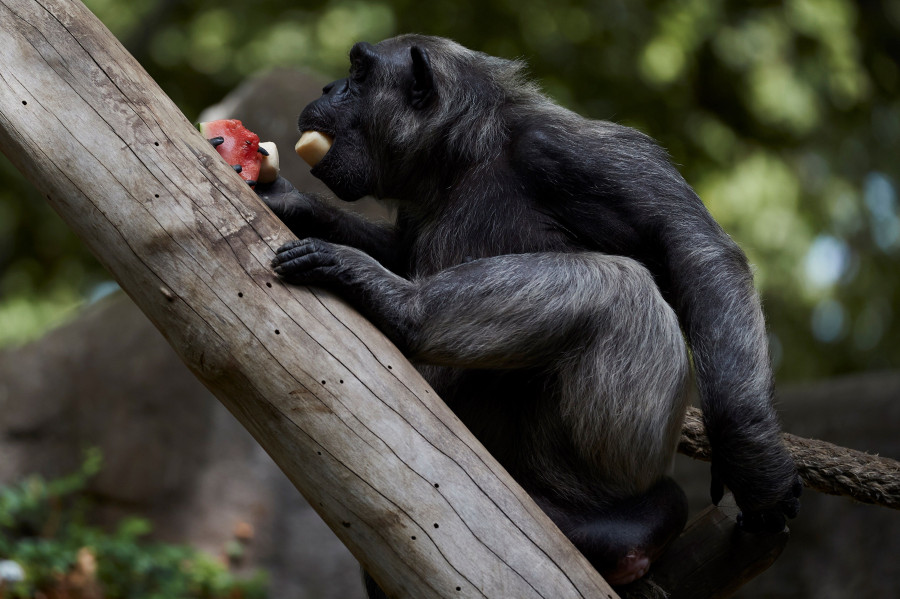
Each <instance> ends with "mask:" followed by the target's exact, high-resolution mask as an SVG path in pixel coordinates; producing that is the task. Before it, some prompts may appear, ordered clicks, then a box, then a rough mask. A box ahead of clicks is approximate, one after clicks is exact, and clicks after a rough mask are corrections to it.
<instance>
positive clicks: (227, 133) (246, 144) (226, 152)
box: [199, 119, 263, 187]
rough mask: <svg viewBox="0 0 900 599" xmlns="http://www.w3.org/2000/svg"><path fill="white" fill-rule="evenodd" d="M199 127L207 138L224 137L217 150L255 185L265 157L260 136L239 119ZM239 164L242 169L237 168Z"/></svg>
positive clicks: (246, 179) (203, 124)
mask: <svg viewBox="0 0 900 599" xmlns="http://www.w3.org/2000/svg"><path fill="white" fill-rule="evenodd" d="M199 128H200V133H202V134H203V135H204V136H205V137H206V139H209V140H212V139H215V138H217V137H221V138H222V140H223V141H222V143H219V144H218V145H216V151H218V152H219V154H221V155H222V158H224V159H225V161H226V162H228V164H230V165H231V166H233V167H235V170H236V171H238V172H239V173H240V175H241V177H243V178H244V180H245V181H247V182H249V183H250V186H251V187H252V186H255V185H256V181H257V177H259V164H260V162H262V157H263V156H262V154H261V153H260V152H259V136H258V135H257V134H256V133H254V132H252V131H250V130H249V129H247V128H245V127H244V125H243V124H242V123H241V122H240V121H239V120H237V119H223V120H220V121H209V122H206V123H200V125H199ZM238 166H239V167H240V170H238V168H236V167H238Z"/></svg>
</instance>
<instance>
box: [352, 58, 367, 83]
mask: <svg viewBox="0 0 900 599" xmlns="http://www.w3.org/2000/svg"><path fill="white" fill-rule="evenodd" d="M368 70H369V69H368V65H366V63H365V62H363V61H361V60H356V61H354V62H353V63H351V64H350V80H351V81H353V83H362V81H363V80H364V79H365V78H366V73H367V72H368Z"/></svg>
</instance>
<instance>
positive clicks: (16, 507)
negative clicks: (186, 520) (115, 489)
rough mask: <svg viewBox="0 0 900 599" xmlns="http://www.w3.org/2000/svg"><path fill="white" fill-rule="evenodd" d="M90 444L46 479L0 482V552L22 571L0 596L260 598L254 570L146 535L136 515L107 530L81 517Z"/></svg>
mask: <svg viewBox="0 0 900 599" xmlns="http://www.w3.org/2000/svg"><path fill="white" fill-rule="evenodd" d="M101 465H102V458H101V455H100V452H99V451H98V450H97V449H89V450H87V451H86V452H85V457H84V462H83V464H82V466H81V468H80V469H79V470H78V471H76V472H73V473H72V474H69V475H67V476H64V477H62V478H58V479H54V480H49V481H48V480H45V479H44V478H42V477H40V476H38V475H32V476H29V477H28V478H26V479H25V480H24V481H22V482H21V483H19V484H16V485H11V486H5V487H0V560H2V561H4V562H5V563H6V564H7V565H11V564H15V565H16V566H18V568H19V571H20V572H21V573H22V574H24V576H17V577H15V579H14V580H12V581H11V582H10V584H7V583H6V582H5V581H3V580H2V579H0V597H4V598H9V599H19V598H21V599H25V598H28V597H57V598H60V599H64V598H69V597H71V598H73V599H74V598H81V599H101V598H106V599H226V598H227V599H262V598H263V597H265V596H266V576H265V574H264V573H262V572H258V573H256V574H255V575H254V576H251V577H243V578H239V577H237V576H235V574H234V573H232V572H231V571H230V570H229V569H228V567H227V566H226V565H225V564H223V563H222V562H221V561H219V560H216V559H215V558H213V557H211V556H209V555H206V554H203V553H201V552H199V551H196V550H194V549H191V548H189V547H185V546H180V545H170V544H165V543H158V542H152V541H149V540H147V539H146V537H147V535H148V534H149V533H150V532H151V525H150V523H149V522H148V521H146V520H144V519H142V518H136V517H128V518H125V519H123V520H121V521H120V522H119V523H118V526H117V527H116V530H114V531H113V532H111V533H109V532H106V531H104V530H101V529H100V528H97V527H94V526H90V525H88V524H87V523H86V520H87V515H88V513H89V511H90V509H89V508H90V507H91V506H90V501H89V496H88V494H87V493H86V490H87V485H88V481H89V480H90V479H91V478H92V477H93V476H94V475H96V474H97V473H98V472H99V471H100V468H101Z"/></svg>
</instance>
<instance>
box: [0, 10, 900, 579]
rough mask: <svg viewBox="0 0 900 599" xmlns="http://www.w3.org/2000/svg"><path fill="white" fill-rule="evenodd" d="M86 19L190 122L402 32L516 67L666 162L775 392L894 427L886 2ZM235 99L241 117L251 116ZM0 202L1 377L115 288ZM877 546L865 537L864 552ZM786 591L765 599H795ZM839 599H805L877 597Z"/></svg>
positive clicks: (811, 409) (899, 214)
mask: <svg viewBox="0 0 900 599" xmlns="http://www.w3.org/2000/svg"><path fill="white" fill-rule="evenodd" d="M86 4H87V5H88V7H89V8H91V10H92V11H93V12H94V13H95V14H96V15H97V16H98V17H99V18H100V19H101V20H102V21H103V22H104V23H105V24H106V25H107V26H108V27H109V28H110V29H111V30H112V31H113V33H115V35H116V36H117V37H118V38H119V39H120V40H121V41H122V42H123V44H124V45H125V46H126V47H127V48H128V50H129V51H130V52H131V53H132V54H133V55H134V56H135V57H136V58H137V59H138V61H139V62H140V63H141V64H142V65H143V66H144V67H145V68H146V69H147V70H148V71H149V72H150V74H151V75H152V76H153V77H154V78H155V79H156V81H157V82H158V83H159V84H160V85H161V86H162V88H163V89H164V90H165V91H166V92H167V93H168V94H169V95H170V96H171V97H172V98H173V100H174V101H175V102H176V103H177V104H178V105H179V106H180V107H181V108H182V110H183V111H184V113H185V114H186V115H187V116H188V118H190V119H191V120H197V119H198V117H199V115H200V114H201V111H202V110H203V109H205V108H207V107H208V106H210V105H213V104H215V103H217V102H219V101H221V100H222V98H223V97H224V96H226V94H228V93H229V92H230V91H231V90H233V89H234V88H235V87H237V86H238V85H239V84H241V83H242V82H244V81H245V80H247V78H249V77H252V76H258V75H260V74H261V73H266V72H268V71H270V70H272V69H295V68H303V69H308V70H311V71H313V72H316V73H320V74H322V75H323V76H324V77H325V78H326V80H327V79H330V78H336V77H340V76H343V73H345V72H346V69H347V52H348V50H349V48H350V46H351V45H352V43H353V42H355V41H359V40H367V41H373V42H374V41H377V40H380V39H383V38H385V37H389V36H391V35H394V34H396V33H401V32H420V33H427V34H434V35H442V36H447V37H451V38H454V39H456V40H457V41H459V42H461V43H463V44H464V45H467V46H469V47H471V48H474V49H478V50H482V51H485V52H488V53H491V54H496V55H500V56H505V57H509V58H524V59H525V60H526V61H527V62H528V64H529V65H530V71H531V73H532V75H533V77H534V78H535V79H537V80H538V81H540V83H541V84H542V86H543V88H544V90H545V91H546V93H547V94H548V95H550V96H551V97H552V98H554V99H555V100H556V101H558V102H559V103H561V104H563V105H565V106H567V107H569V108H571V109H573V110H575V111H577V112H580V113H582V114H584V115H587V116H590V117H593V118H598V119H607V120H614V121H617V122H619V123H623V124H626V125H630V126H634V127H636V128H638V129H640V130H642V131H644V132H646V133H648V134H649V135H651V136H653V137H655V138H656V139H658V140H659V141H660V142H661V144H662V145H663V146H665V147H666V148H667V149H668V150H669V152H670V154H671V156H672V159H673V160H674V162H675V163H677V164H678V165H679V166H680V169H681V171H682V173H683V174H684V175H685V177H686V179H687V180H688V182H689V183H691V184H692V185H693V186H694V187H695V188H696V189H697V191H698V192H699V194H700V196H701V197H702V198H703V200H704V201H705V202H706V204H707V206H708V207H709V209H710V211H711V212H712V214H713V215H714V216H715V217H716V218H717V219H718V221H719V222H720V223H721V224H722V225H723V227H724V228H725V229H726V230H727V231H728V232H729V233H730V234H731V235H732V236H733V237H734V238H735V239H736V240H737V242H738V243H739V244H740V245H741V246H742V247H743V248H744V250H745V251H746V253H747V254H748V256H749V258H750V260H751V262H752V263H753V266H754V269H755V273H756V283H757V286H758V288H759V290H760V292H761V294H762V297H763V302H764V308H765V311H766V315H767V320H768V324H769V330H770V346H771V349H772V356H773V362H774V366H775V371H776V377H777V380H778V385H779V388H782V387H789V386H790V385H792V384H793V385H808V387H804V388H809V389H834V388H837V387H835V385H832V384H831V383H830V381H835V380H840V381H846V380H848V378H847V377H850V380H858V381H869V383H866V384H870V387H866V389H869V391H870V392H871V393H874V394H878V393H881V395H880V396H879V397H882V400H879V401H882V402H883V403H880V404H878V406H881V407H878V409H877V410H876V409H874V408H872V409H871V410H870V412H871V414H870V412H866V411H865V410H861V412H865V413H866V414H870V415H873V416H872V417H873V418H875V419H877V418H879V416H878V414H879V413H880V414H882V415H883V417H884V418H885V419H884V420H882V421H881V422H879V423H878V425H879V426H881V427H882V429H883V430H887V431H894V432H893V434H891V433H886V434H885V438H887V437H888V436H892V438H894V437H896V435H897V434H900V433H898V432H897V431H898V427H900V422H898V421H897V414H898V412H897V411H896V409H895V408H891V409H892V410H893V411H890V412H884V411H883V410H884V409H885V408H884V407H883V406H888V407H891V406H896V405H897V403H898V402H900V395H898V389H900V385H897V379H896V377H893V378H891V376H892V375H891V373H895V372H896V371H898V369H900V203H898V189H897V186H898V184H900V0H866V1H863V2H854V1H851V0H787V1H784V2H774V1H761V0H751V1H747V2H724V1H721V0H594V1H583V2H575V1H571V0H480V1H479V2H470V3H463V2H456V1H451V0H431V1H429V2H422V1H421V0H419V1H412V0H384V1H380V2H374V1H373V2H368V1H350V0H329V1H300V2H296V1H294V2H282V1H278V0H260V1H258V2H234V1H232V0H224V1H223V0H216V1H212V0H201V1H195V2H178V1H175V0H87V2H86ZM255 93H256V95H255V101H256V102H258V104H259V105H260V106H263V107H264V106H265V105H266V103H267V102H269V101H270V99H271V98H268V97H267V93H266V90H265V89H263V90H257V91H256V92H255ZM273 93H274V92H273ZM300 108H301V104H298V105H297V106H296V111H295V112H299V109H300ZM290 118H293V114H291V115H290ZM290 135H293V133H290ZM0 183H2V184H0V351H2V352H4V353H0V366H2V364H3V360H4V359H6V360H7V362H8V363H9V362H10V360H12V359H13V358H11V356H12V357H14V356H15V355H17V353H16V352H19V353H21V352H22V351H26V350H23V349H22V348H29V347H32V348H37V347H40V346H39V345H35V344H38V343H40V340H41V339H43V338H45V335H47V334H48V332H49V331H54V330H58V329H57V327H59V326H60V325H63V324H64V323H71V322H73V321H75V320H77V319H79V318H81V317H82V314H84V310H85V307H86V306H89V305H91V304H92V302H95V301H96V300H97V299H98V298H100V297H101V296H104V295H106V294H107V293H108V292H109V291H110V290H111V289H114V284H112V282H111V281H110V278H109V276H108V275H107V274H106V272H105V271H104V270H103V268H102V267H101V266H100V265H99V264H98V263H97V262H96V261H95V260H94V259H93V258H92V256H90V255H89V254H88V252H87V251H86V250H85V249H84V248H83V246H82V245H81V243H80V242H79V241H78V240H77V239H76V238H75V237H74V236H73V235H72V234H71V233H70V232H69V231H68V229H67V228H66V226H65V225H64V224H63V223H62V221H61V220H60V219H59V218H58V217H57V216H56V215H55V214H54V213H53V211H52V210H51V209H50V208H49V207H48V205H47V204H46V202H45V201H44V200H43V198H42V197H41V196H40V194H38V193H37V192H36V191H35V190H34V189H33V188H32V187H31V186H30V184H29V183H28V182H26V181H25V180H24V179H23V178H22V177H21V176H20V175H19V174H18V173H17V172H16V171H15V169H14V168H13V167H12V166H11V165H10V164H9V162H8V161H7V160H6V159H5V158H4V157H0ZM51 335H52V333H51ZM33 352H34V353H35V355H36V356H37V357H36V358H35V359H36V360H38V359H40V352H39V350H37V349H35V350H33ZM4 356H5V358H4ZM138 357H139V356H138ZM136 359H137V358H136ZM9 371H10V370H9V369H8V370H7V372H9ZM2 372H3V370H2V369H0V373H2ZM885 373H888V374H887V377H888V378H878V377H882V376H884V375H885ZM853 377H862V378H855V379H854V378H853ZM866 377H869V378H866ZM871 377H875V378H871ZM873 380H874V381H887V382H883V383H876V384H874V387H871V381H873ZM2 383H3V380H2V379H0V391H2ZM816 385H818V387H817V386H816ZM860 385H862V383H861V384H860ZM860 385H857V386H854V385H849V386H846V387H840V388H843V389H846V395H847V397H846V398H845V400H846V402H847V403H846V404H841V405H839V406H837V407H834V406H832V403H833V402H832V403H828V404H827V405H829V406H832V407H831V408H829V409H831V410H832V411H831V412H829V414H830V416H829V418H830V420H829V422H831V423H832V424H830V425H829V426H830V427H831V428H830V429H828V430H834V429H839V428H840V427H841V424H840V421H841V416H840V414H842V413H846V412H845V410H848V411H853V410H854V406H853V400H855V399H859V398H860V397H862V396H863V395H865V393H863V394H862V395H861V396H858V397H853V395H854V393H856V392H858V390H859V389H860V388H862V387H861V386H860ZM872 389H874V391H873V390H872ZM869 391H867V393H869ZM810 393H812V392H810ZM823 393H824V392H823ZM871 393H870V395H871ZM7 395H8V394H7ZM801 395H802V394H801ZM813 395H815V393H813ZM809 396H810V395H808V394H807V397H809ZM4 397H5V396H4V394H3V393H0V404H2V400H3V399H4ZM829 401H830V400H829ZM826 403H827V402H826ZM790 405H793V406H795V407H796V406H797V405H800V404H797V403H794V404H790ZM802 405H803V410H805V411H804V412H803V413H802V414H799V415H797V416H795V418H796V420H795V422H813V423H815V422H816V419H817V417H819V416H821V414H818V413H817V410H818V408H817V406H816V405H815V404H814V403H811V402H807V403H803V404H802ZM823 405H825V404H823ZM867 405H868V404H867ZM872 405H874V404H872ZM0 407H2V406H0ZM823 409H824V408H823ZM797 410H799V408H796V409H795V410H794V411H795V412H796V411H797ZM878 410H882V411H881V412H879V411H878ZM3 418H4V415H3V414H2V413H0V425H2V424H3ZM173 418H174V417H173ZM849 420H853V417H851V418H849ZM835 422H837V424H834V423H835ZM860 426H861V425H860ZM0 428H2V426H0ZM826 428H827V427H826ZM809 430H811V431H813V432H814V431H817V430H819V431H821V430H825V429H823V428H822V427H819V428H816V427H815V426H811V428H810V429H809ZM860 430H862V428H860ZM861 434H862V433H861ZM83 437H84V436H83V435H82V437H79V439H81V440H84V439H83ZM88 440H89V439H88ZM148 442H149V441H148ZM897 443H898V442H894V444H893V445H891V446H890V447H889V448H888V454H890V451H891V450H897V449H900V448H898V447H897ZM863 448H864V449H866V448H865V447H863ZM869 449H872V450H879V451H884V448H878V447H873V448H869ZM893 457H900V455H898V454H897V453H895V454H894V455H893ZM23 463H24V462H23ZM0 474H3V473H2V472H0ZM21 474H23V475H24V474H26V473H25V472H23V473H21ZM7 475H8V476H7V477H9V473H7ZM0 478H2V477H0ZM866 509H880V508H866ZM891 517H893V519H892V520H888V528H887V530H888V531H893V532H892V533H891V534H892V538H893V537H896V536H897V535H900V526H898V519H897V517H896V515H895V514H893V513H892V514H891ZM304 526H305V525H304ZM879 526H880V528H879V529H878V530H875V531H872V533H873V535H876V536H877V534H879V531H880V533H881V534H884V533H885V528H884V523H882V524H880V525H879ZM175 536H177V535H175ZM819 541H820V542H823V543H824V542H825V541H824V540H822V539H819ZM894 541H896V539H894ZM896 546H897V545H896V544H895V545H894V547H895V548H896ZM873 551H874V549H873ZM895 556H896V554H895ZM0 557H2V556H0ZM832 557H833V556H832ZM868 557H869V558H872V559H874V560H875V561H877V560H878V559H881V558H883V557H884V556H883V555H880V556H868ZM823 559H824V558H823ZM862 561H863V562H866V559H863V560H862ZM894 561H896V560H894ZM871 563H872V561H871V559H869V560H868V564H869V565H870V566H871ZM817 564H818V565H817V566H816V567H822V565H823V564H822V563H820V562H817ZM810 567H812V566H810ZM862 567H863V568H865V567H866V566H862ZM888 569H889V568H888ZM894 570H896V568H894ZM884 574H885V571H881V570H880V571H879V576H882V577H883V576H884ZM870 575H871V572H869V573H863V574H861V575H860V576H861V577H862V578H863V579H865V578H867V577H869V576H870ZM783 581H784V578H782V582H783ZM896 581H897V579H896V577H895V579H894V582H896ZM844 582H846V581H844ZM857 582H858V581H857ZM853 584H857V583H853ZM892 584H894V583H893V582H891V583H890V585H892ZM789 586H790V585H789ZM839 586H840V585H836V586H833V587H832V588H838V587H839ZM863 586H864V585H863ZM876 586H878V585H876ZM795 587H796V585H795V586H792V587H791V588H790V592H787V591H786V593H785V594H783V595H777V596H785V597H787V596H792V597H794V596H795V597H805V596H813V594H812V591H811V590H810V587H808V586H807V587H802V585H801V587H796V588H795ZM843 588H844V590H843V591H840V592H837V591H836V594H832V595H822V594H818V595H816V596H834V597H843V596H847V597H850V596H856V597H862V596H872V597H875V596H889V595H883V594H878V593H882V592H883V591H884V589H885V588H889V589H893V590H894V591H896V590H897V589H896V588H895V587H893V586H888V587H878V590H877V592H876V591H872V590H871V589H870V592H871V594H868V595H867V594H866V593H865V592H864V591H863V590H860V589H862V588H863V587H862V586H859V584H857V586H856V587H853V585H852V584H850V585H849V586H848V585H847V584H845V585H844V587H843ZM854 588H855V590H853V589H854ZM867 588H868V587H867ZM848 589H849V590H848ZM296 592H297V593H300V591H296ZM890 592H891V591H888V593H890ZM321 593H324V591H322V592H321ZM321 593H320V594H318V595H312V594H310V595H303V594H302V593H300V594H297V595H295V596H310V597H312V596H319V597H324V596H326V595H325V594H321ZM841 593H846V594H841ZM854 593H855V594H854ZM287 596H290V595H287ZM748 596H752V595H748ZM757 596H760V595H757ZM772 596H775V595H772Z"/></svg>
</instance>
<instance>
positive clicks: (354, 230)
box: [256, 177, 402, 272]
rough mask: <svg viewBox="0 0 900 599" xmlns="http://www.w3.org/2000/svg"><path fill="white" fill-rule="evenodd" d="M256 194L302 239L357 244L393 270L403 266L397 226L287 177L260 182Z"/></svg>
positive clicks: (353, 245)
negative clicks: (337, 203) (326, 197)
mask: <svg viewBox="0 0 900 599" xmlns="http://www.w3.org/2000/svg"><path fill="white" fill-rule="evenodd" d="M256 193H257V194H258V195H259V197H260V198H261V199H262V200H263V201H264V202H265V203H266V205H267V206H268V207H269V209H270V210H272V212H274V213H275V216H277V217H278V218H279V219H281V221H282V222H283V223H284V224H285V225H286V226H287V227H288V229H290V230H291V232H292V233H294V235H296V236H297V237H298V238H300V239H304V238H306V237H316V238H319V239H325V240H328V241H331V242H334V243H339V244H341V245H348V246H351V247H355V248H357V249H360V250H362V251H363V252H365V253H367V254H369V255H370V256H372V257H373V258H375V259H376V260H377V261H378V262H379V263H381V264H382V265H383V266H384V267H385V268H387V269H389V270H391V271H393V272H398V270H399V269H400V268H401V267H402V265H401V263H400V259H399V240H398V235H397V232H396V229H395V228H394V227H393V226H391V225H387V224H376V223H373V222H371V221H368V220H366V219H365V218H363V217H361V216H359V215H357V214H354V213H352V212H348V211H345V210H341V209H340V208H337V207H335V206H332V205H331V204H329V203H328V202H326V201H325V200H323V199H322V198H320V197H318V196H316V195H314V194H308V193H302V192H299V191H297V190H296V189H294V187H293V185H291V183H290V182H289V181H288V180H287V179H285V178H283V177H278V179H276V180H275V181H274V182H272V183H268V184H259V185H257V186H256Z"/></svg>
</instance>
